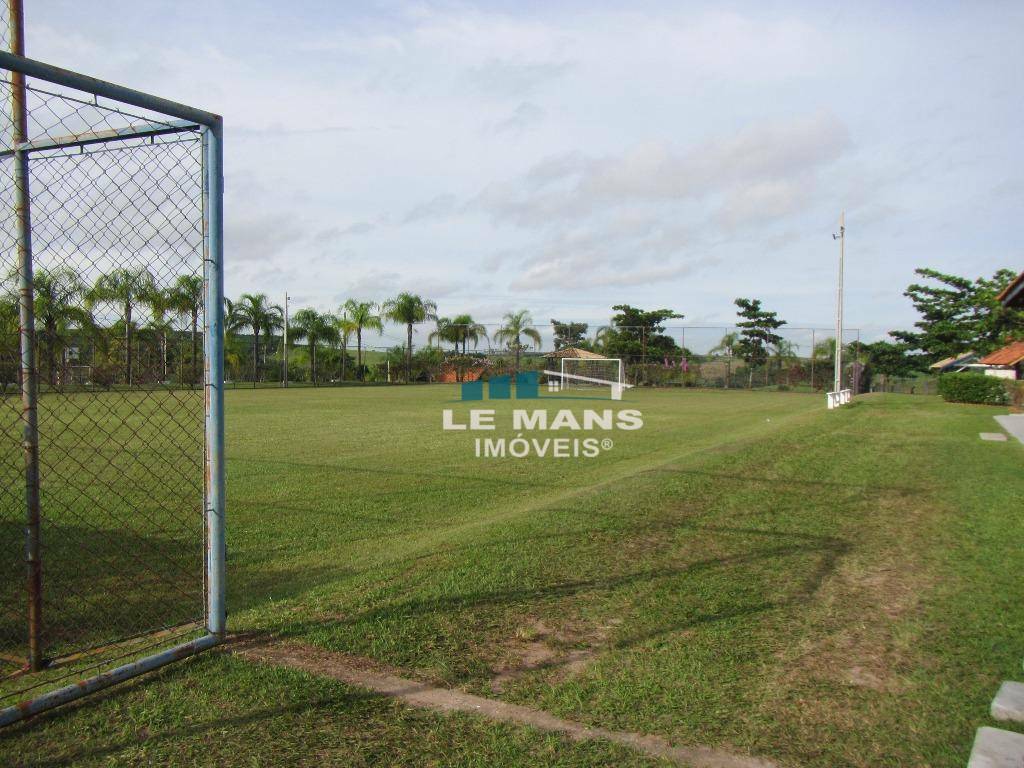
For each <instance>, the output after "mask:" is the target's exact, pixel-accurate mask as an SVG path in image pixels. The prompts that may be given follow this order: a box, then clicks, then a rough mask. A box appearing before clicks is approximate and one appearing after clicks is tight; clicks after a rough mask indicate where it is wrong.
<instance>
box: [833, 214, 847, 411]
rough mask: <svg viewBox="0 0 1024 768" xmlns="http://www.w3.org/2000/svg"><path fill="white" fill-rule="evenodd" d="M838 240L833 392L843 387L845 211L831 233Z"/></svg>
mask: <svg viewBox="0 0 1024 768" xmlns="http://www.w3.org/2000/svg"><path fill="white" fill-rule="evenodd" d="M832 239H833V240H838V241H839V279H838V281H837V287H836V373H835V385H834V387H833V390H832V391H833V392H839V391H840V390H841V389H842V388H843V256H844V254H843V249H844V246H845V244H846V211H843V212H842V213H840V214H839V234H838V235H836V234H833V235H832Z"/></svg>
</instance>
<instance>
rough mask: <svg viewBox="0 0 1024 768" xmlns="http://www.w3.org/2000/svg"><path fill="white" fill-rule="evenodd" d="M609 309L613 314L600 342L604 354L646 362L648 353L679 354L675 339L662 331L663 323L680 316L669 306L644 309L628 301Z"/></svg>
mask: <svg viewBox="0 0 1024 768" xmlns="http://www.w3.org/2000/svg"><path fill="white" fill-rule="evenodd" d="M612 309H613V310H615V312H616V314H615V315H613V316H612V330H611V333H610V334H609V336H608V340H607V341H606V342H605V345H604V349H605V354H607V355H611V356H614V357H624V358H632V359H634V360H636V359H639V360H640V361H641V362H646V360H647V356H648V354H651V355H654V356H656V357H664V356H666V355H675V354H678V353H679V351H680V349H679V345H678V344H676V341H675V339H673V338H672V337H671V336H668V335H666V334H665V322H666V321H667V320H673V319H675V320H681V319H683V315H681V314H679V313H678V312H675V311H673V310H671V309H654V310H649V311H648V310H643V309H638V308H637V307H631V306H630V305H629V304H616V305H615V306H614V307H612Z"/></svg>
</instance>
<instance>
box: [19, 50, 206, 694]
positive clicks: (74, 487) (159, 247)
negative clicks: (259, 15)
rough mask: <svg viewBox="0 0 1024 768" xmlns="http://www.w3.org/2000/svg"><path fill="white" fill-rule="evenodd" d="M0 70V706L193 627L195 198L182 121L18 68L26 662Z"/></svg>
mask: <svg viewBox="0 0 1024 768" xmlns="http://www.w3.org/2000/svg"><path fill="white" fill-rule="evenodd" d="M0 75H2V81H0V100H2V103H3V105H4V110H3V111H4V120H5V122H4V124H3V131H2V133H3V147H2V150H3V152H2V155H3V156H2V158H0V181H2V185H0V187H2V191H0V195H2V197H3V199H2V201H0V218H2V224H3V226H2V228H0V238H2V241H0V435H2V436H3V445H2V448H0V558H2V566H0V567H2V568H3V573H2V578H0V673H2V682H0V707H2V706H6V705H8V704H10V703H12V702H13V701H14V700H16V699H23V698H26V697H28V696H32V695H34V694H36V693H38V692H40V691H42V690H44V689H45V688H46V687H52V686H54V685H56V684H58V683H59V682H61V681H63V680H66V678H68V677H69V676H72V675H73V676H75V677H78V676H82V675H83V674H85V673H86V671H87V670H89V669H96V668H103V667H107V666H109V665H111V664H112V663H113V662H114V661H116V660H118V659H125V658H129V657H132V656H137V655H141V654H142V653H143V652H144V651H146V650H149V649H152V648H154V647H156V646H159V645H163V644H170V643H171V642H176V641H179V640H180V639H181V638H183V637H186V636H190V635H191V634H192V633H195V632H197V631H199V630H200V629H201V624H202V620H203V618H204V517H203V514H204V509H203V507H204V505H203V485H204V480H203V449H204V436H203V435H204V394H203V387H202V381H203V365H204V363H203V342H202V333H203V327H204V306H203V213H204V211H203V153H202V139H201V134H200V132H199V130H198V128H197V127H195V126H192V127H187V126H182V125H181V123H180V122H179V121H174V120H170V119H169V118H167V117H165V116H161V115H153V114H145V113H144V111H142V110H137V109H134V108H131V109H125V108H120V107H119V106H118V105H115V104H112V103H109V102H107V101H105V100H101V99H96V98H94V97H93V96H91V95H89V94H82V93H78V92H74V91H71V90H69V89H65V88H62V87H58V86H51V85H49V84H42V83H33V82H31V81H30V83H29V85H28V90H27V106H28V136H27V137H26V138H27V139H28V146H30V147H31V152H30V153H29V161H28V169H29V176H28V180H29V188H30V214H31V222H32V226H31V235H32V262H33V270H34V275H33V282H32V288H33V291H34V302H33V305H34V309H35V334H34V340H35V351H36V354H35V362H34V368H35V373H36V376H37V380H38V391H39V395H38V408H37V413H38V434H39V474H40V503H39V508H40V540H41V544H40V560H41V562H42V573H43V576H42V610H41V622H40V623H39V625H38V628H37V631H38V638H39V646H40V648H41V650H42V653H43V657H44V659H45V668H44V669H43V670H42V671H39V672H31V671H30V670H28V669H27V668H26V660H27V655H28V652H27V648H28V643H29V634H30V632H32V631H33V630H31V629H30V626H29V621H28V615H27V605H28V602H29V601H28V596H27V594H26V592H27V587H26V583H27V579H26V568H25V520H26V492H25V487H26V486H25V476H26V471H25V458H24V455H23V451H22V445H21V441H22V435H21V433H22V428H23V424H24V417H23V413H22V395H21V372H20V352H19V315H18V301H19V298H18V283H19V279H20V272H19V268H18V264H19V256H18V244H17V231H18V227H17V223H18V222H17V219H18V217H17V213H16V210H15V202H16V200H15V162H16V160H15V157H14V155H13V153H12V150H13V149H14V148H15V147H14V141H13V137H14V123H13V122H12V119H11V116H10V105H11V97H12V89H13V86H12V73H11V72H9V71H6V70H0ZM115 135H116V136H117V137H118V138H116V139H114V140H111V137H113V136H115ZM23 146H24V145H23Z"/></svg>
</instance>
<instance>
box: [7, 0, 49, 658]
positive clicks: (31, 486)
mask: <svg viewBox="0 0 1024 768" xmlns="http://www.w3.org/2000/svg"><path fill="white" fill-rule="evenodd" d="M8 8H9V11H10V24H11V53H14V54H16V55H18V56H24V55H25V22H24V16H23V13H22V7H21V0H9V3H8ZM27 96H28V94H27V91H26V88H25V75H24V74H22V73H21V72H14V71H12V72H11V122H12V128H13V131H12V133H11V143H12V144H13V148H14V196H15V198H14V207H15V214H16V219H17V228H18V295H19V320H20V326H21V333H20V337H21V404H22V421H23V425H22V426H23V430H24V432H23V435H24V438H23V441H22V447H23V450H24V452H25V566H26V575H27V579H28V616H27V619H28V664H29V668H30V669H31V670H32V671H34V672H35V671H38V670H40V669H42V667H43V647H42V641H41V638H40V634H41V630H42V614H43V587H42V561H41V560H40V552H39V549H40V533H39V422H38V412H37V405H38V398H39V381H38V378H37V375H36V365H35V362H36V351H35V340H36V339H35V336H36V334H35V306H34V303H35V295H34V291H33V286H32V282H33V278H32V213H31V194H30V191H29V175H28V153H27V152H25V151H22V150H20V149H18V146H19V145H20V144H21V143H23V142H25V141H28V105H27V101H26V100H27Z"/></svg>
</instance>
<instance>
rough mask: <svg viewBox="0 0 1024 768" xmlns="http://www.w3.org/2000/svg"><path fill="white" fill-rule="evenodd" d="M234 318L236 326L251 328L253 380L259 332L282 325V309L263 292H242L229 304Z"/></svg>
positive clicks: (256, 363)
mask: <svg viewBox="0 0 1024 768" xmlns="http://www.w3.org/2000/svg"><path fill="white" fill-rule="evenodd" d="M231 311H232V313H233V314H234V316H235V318H236V321H235V322H236V324H237V325H236V327H244V328H251V329H252V372H253V381H257V380H258V379H259V371H260V333H261V332H262V331H266V332H267V334H268V335H269V334H270V333H271V332H273V330H274V329H276V328H283V327H284V310H283V309H281V307H279V306H277V305H276V304H271V303H270V299H268V298H267V294H265V293H243V294H242V295H241V296H240V297H239V299H238V301H237V303H235V304H233V305H231Z"/></svg>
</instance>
